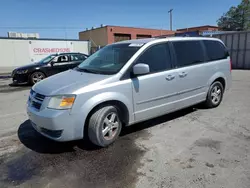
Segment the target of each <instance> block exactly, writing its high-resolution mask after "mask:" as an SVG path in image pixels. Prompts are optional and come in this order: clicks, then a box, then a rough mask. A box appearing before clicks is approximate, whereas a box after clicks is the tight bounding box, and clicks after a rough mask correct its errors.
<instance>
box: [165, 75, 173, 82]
mask: <svg viewBox="0 0 250 188" xmlns="http://www.w3.org/2000/svg"><path fill="white" fill-rule="evenodd" d="M174 78H175V76H174V75H171V74H170V75H167V76H166V80H168V81H170V80H173V79H174Z"/></svg>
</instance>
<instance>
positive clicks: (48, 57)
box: [38, 55, 56, 64]
mask: <svg viewBox="0 0 250 188" xmlns="http://www.w3.org/2000/svg"><path fill="white" fill-rule="evenodd" d="M54 57H56V55H49V56H47V57H45V58H43V59H41V60H40V61H39V62H38V63H44V64H45V63H48V62H50V61H51V60H52V59H54Z"/></svg>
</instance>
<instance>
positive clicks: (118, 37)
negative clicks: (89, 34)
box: [114, 34, 131, 42]
mask: <svg viewBox="0 0 250 188" xmlns="http://www.w3.org/2000/svg"><path fill="white" fill-rule="evenodd" d="M114 37H115V42H119V41H123V40H130V39H131V35H129V34H114Z"/></svg>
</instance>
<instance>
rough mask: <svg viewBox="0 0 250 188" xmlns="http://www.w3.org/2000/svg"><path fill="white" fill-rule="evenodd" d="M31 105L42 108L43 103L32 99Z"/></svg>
mask: <svg viewBox="0 0 250 188" xmlns="http://www.w3.org/2000/svg"><path fill="white" fill-rule="evenodd" d="M31 106H33V107H34V108H36V109H38V110H40V108H41V106H42V104H41V103H38V102H35V101H32V104H31Z"/></svg>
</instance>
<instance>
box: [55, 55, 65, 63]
mask: <svg viewBox="0 0 250 188" xmlns="http://www.w3.org/2000/svg"><path fill="white" fill-rule="evenodd" d="M68 61H69V58H68V56H66V55H62V56H57V57H55V58H54V59H53V62H54V63H64V62H68Z"/></svg>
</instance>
